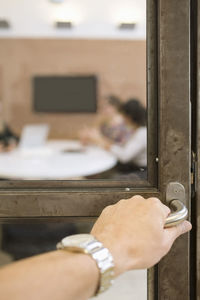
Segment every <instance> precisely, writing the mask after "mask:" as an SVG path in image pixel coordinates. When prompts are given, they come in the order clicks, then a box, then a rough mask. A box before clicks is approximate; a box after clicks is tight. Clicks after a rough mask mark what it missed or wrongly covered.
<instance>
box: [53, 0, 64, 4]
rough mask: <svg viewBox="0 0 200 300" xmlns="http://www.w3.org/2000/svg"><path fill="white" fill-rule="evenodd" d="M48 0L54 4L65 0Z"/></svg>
mask: <svg viewBox="0 0 200 300" xmlns="http://www.w3.org/2000/svg"><path fill="white" fill-rule="evenodd" d="M49 1H50V2H52V3H55V4H60V3H63V2H64V1H65V0H49Z"/></svg>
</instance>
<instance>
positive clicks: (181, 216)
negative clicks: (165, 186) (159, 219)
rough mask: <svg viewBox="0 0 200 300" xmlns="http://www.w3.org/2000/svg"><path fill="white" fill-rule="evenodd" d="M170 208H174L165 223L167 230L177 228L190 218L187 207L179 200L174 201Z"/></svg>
mask: <svg viewBox="0 0 200 300" xmlns="http://www.w3.org/2000/svg"><path fill="white" fill-rule="evenodd" d="M169 207H170V208H172V211H174V212H172V213H171V214H170V215H169V217H167V219H166V222H165V226H164V227H165V228H168V227H172V226H176V225H178V224H180V223H181V222H183V221H184V220H185V219H186V218H187V216H188V209H187V207H186V206H185V205H184V204H183V203H182V202H181V201H180V200H177V199H174V200H172V201H171V202H170V203H169Z"/></svg>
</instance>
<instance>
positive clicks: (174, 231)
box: [165, 221, 192, 243]
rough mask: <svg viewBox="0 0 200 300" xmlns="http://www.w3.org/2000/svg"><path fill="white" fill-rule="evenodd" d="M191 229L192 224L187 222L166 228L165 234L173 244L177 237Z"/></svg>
mask: <svg viewBox="0 0 200 300" xmlns="http://www.w3.org/2000/svg"><path fill="white" fill-rule="evenodd" d="M191 229H192V224H191V223H190V222H189V221H184V222H182V223H181V224H179V225H177V226H174V227H170V228H166V229H165V232H166V233H167V235H168V238H169V239H170V240H171V242H172V243H173V242H174V241H175V239H177V237H179V236H180V235H182V234H184V233H186V232H188V231H190V230H191Z"/></svg>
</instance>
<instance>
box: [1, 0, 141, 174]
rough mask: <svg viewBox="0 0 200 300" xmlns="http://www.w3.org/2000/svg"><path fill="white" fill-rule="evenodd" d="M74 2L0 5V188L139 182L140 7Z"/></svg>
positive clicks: (130, 3) (135, 4) (138, 3)
mask: <svg viewBox="0 0 200 300" xmlns="http://www.w3.org/2000/svg"><path fill="white" fill-rule="evenodd" d="M75 2H76V4H74V1H71V0H69V1H67V2H63V3H62V4H57V5H55V4H53V3H52V2H50V1H46V2H45V1H44V2H43V4H42V5H41V2H40V1H39V0H37V1H33V0H31V1H29V4H28V7H25V6H26V5H27V3H26V2H25V1H21V2H19V3H13V1H11V0H8V1H0V7H1V11H2V14H4V15H5V16H7V18H8V21H9V22H8V23H10V24H12V23H13V24H12V27H10V29H7V30H3V31H2V32H0V39H1V43H0V66H1V69H0V178H1V179H4V180H5V179H8V180H9V179H22V180H48V179H50V180H54V179H55V180H71V179H108V180H129V179H130V180H137V179H144V178H146V175H147V155H146V147H147V145H146V143H147V138H146V125H147V124H146V112H145V108H146V37H145V27H146V25H145V24H146V1H144V0H142V1H134V0H133V1H125V0H123V1H122V0H119V1H117V2H116V1H109V3H108V2H107V1H106V0H101V1H100V0H98V1H95V3H94V1H90V0H87V1H84V5H83V1H75ZM10 5H12V10H11V9H10ZM20 5H21V6H20ZM105 7H106V10H105ZM23 12H24V14H23ZM60 12H62V20H61V19H59V18H61V14H60ZM12 18H14V19H15V22H14V21H13V22H12ZM65 19H67V21H70V22H71V23H72V26H71V27H70V28H65V29H64V28H55V27H54V24H56V22H58V21H64V20H65ZM129 25H131V26H129ZM4 37H6V38H4ZM41 37H42V38H41ZM44 37H45V38H44ZM27 38H28V39H27ZM11 57H12V58H11ZM45 128H46V129H45ZM47 128H48V130H47ZM47 133H48V134H47Z"/></svg>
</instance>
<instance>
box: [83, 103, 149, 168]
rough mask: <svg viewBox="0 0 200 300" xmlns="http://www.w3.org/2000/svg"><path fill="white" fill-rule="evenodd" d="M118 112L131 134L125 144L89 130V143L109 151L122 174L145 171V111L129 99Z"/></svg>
mask: <svg viewBox="0 0 200 300" xmlns="http://www.w3.org/2000/svg"><path fill="white" fill-rule="evenodd" d="M118 109H119V112H120V114H121V116H122V118H123V120H124V123H125V124H126V127H127V128H128V129H129V132H131V135H130V136H129V139H127V140H126V142H124V143H121V144H117V143H116V142H112V141H110V140H109V139H108V138H106V137H105V136H103V135H102V133H101V132H100V131H98V130H91V131H90V133H89V135H88V140H90V142H92V143H94V144H96V145H99V146H101V147H103V148H105V149H106V150H109V151H111V152H112V153H113V154H114V155H115V156H116V157H117V159H118V161H119V164H118V169H119V170H120V171H122V172H123V171H124V172H130V171H139V170H145V169H146V166H147V128H146V110H145V108H144V107H143V106H142V104H141V103H140V102H139V101H138V100H137V99H130V100H128V101H127V102H125V103H122V104H121V105H120V106H119V108H118Z"/></svg>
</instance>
